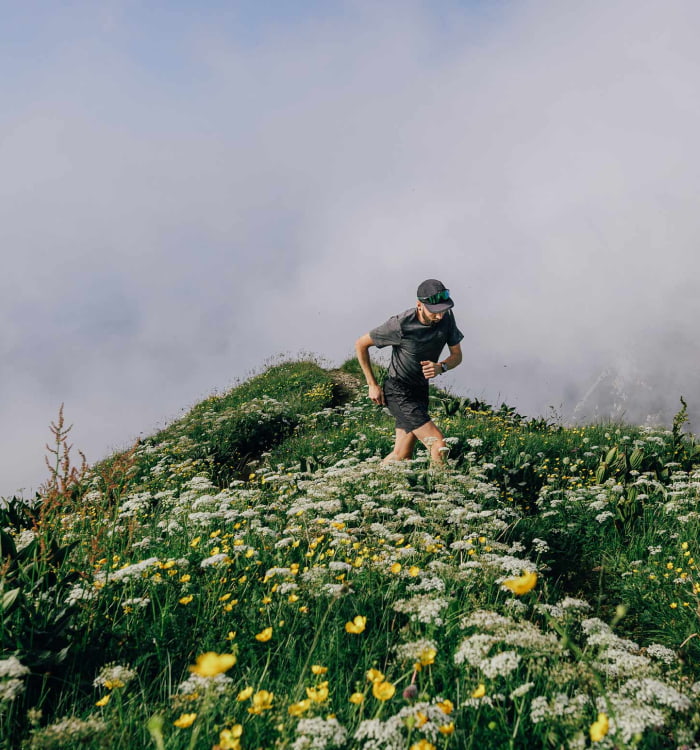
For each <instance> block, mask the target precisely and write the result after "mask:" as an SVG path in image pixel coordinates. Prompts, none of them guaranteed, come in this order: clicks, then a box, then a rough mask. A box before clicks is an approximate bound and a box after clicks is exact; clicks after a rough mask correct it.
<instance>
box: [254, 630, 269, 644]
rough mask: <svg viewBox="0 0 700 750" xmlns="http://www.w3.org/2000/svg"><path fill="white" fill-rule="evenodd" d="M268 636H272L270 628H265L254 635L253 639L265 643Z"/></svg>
mask: <svg viewBox="0 0 700 750" xmlns="http://www.w3.org/2000/svg"><path fill="white" fill-rule="evenodd" d="M270 638H272V628H265V629H264V630H262V631H261V632H260V633H258V634H257V635H256V636H255V640H256V641H260V643H266V642H267V641H269V640H270Z"/></svg>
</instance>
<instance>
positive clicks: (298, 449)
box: [0, 360, 700, 750]
mask: <svg viewBox="0 0 700 750" xmlns="http://www.w3.org/2000/svg"><path fill="white" fill-rule="evenodd" d="M340 372H341V373H342V375H344V376H348V375H349V376H352V375H357V374H358V368H357V364H356V362H354V361H349V362H348V363H345V365H343V367H341V368H340ZM339 383H340V380H339V376H338V375H337V374H336V373H333V372H329V371H327V370H325V369H323V368H322V367H321V366H320V365H319V364H318V363H316V362H314V361H311V360H309V361H302V362H282V363H279V364H277V365H275V366H274V367H271V368H269V369H268V370H266V371H265V372H264V373H262V374H260V375H258V376H256V377H254V378H251V379H250V380H249V381H246V382H245V383H242V384H240V385H239V386H238V387H236V388H234V389H232V390H231V391H229V392H227V393H224V394H221V395H216V396H213V397H211V398H209V399H207V400H205V401H203V402H202V403H201V404H198V405H197V406H195V407H194V408H193V409H192V410H191V411H190V412H189V413H188V414H186V415H185V416H184V417H183V418H182V419H180V420H178V421H177V422H174V423H173V424H172V425H170V426H168V427H167V428H166V429H164V430H162V431H161V432H159V433H157V434H156V435H153V436H152V437H150V438H147V439H146V440H144V441H142V442H141V443H140V444H139V445H137V446H135V447H134V448H133V449H132V450H130V451H126V452H124V453H121V454H118V455H115V456H112V457H110V458H109V459H106V460H105V461H103V462H100V463H99V464H97V465H96V466H94V467H90V468H89V469H88V470H87V471H85V472H84V473H82V474H80V473H79V472H77V473H76V472H71V471H70V467H69V466H68V464H67V463H66V462H65V461H63V460H62V459H64V458H65V451H66V449H67V440H66V435H65V433H64V432H62V431H61V429H57V430H55V433H54V436H55V438H56V447H55V451H56V453H55V458H56V459H57V460H56V466H57V470H56V473H55V476H54V477H52V480H51V481H50V482H49V483H48V484H47V487H46V488H45V492H44V495H43V497H42V499H41V502H40V503H39V504H38V505H36V506H35V507H33V508H31V507H29V508H28V507H26V506H24V505H22V504H21V503H18V502H9V504H8V507H7V508H6V509H4V510H2V511H0V514H1V515H2V518H1V519H0V528H2V529H3V531H2V533H1V534H0V543H1V545H2V557H3V568H2V571H3V572H2V621H1V622H2V629H1V630H0V633H1V634H2V647H3V654H4V659H3V660H0V738H2V739H0V747H2V748H16V747H29V748H39V747H41V748H53V747H56V748H58V747H65V748H73V747H78V746H80V747H86V748H117V749H118V748H125V749H126V748H129V749H130V748H133V747H155V748H168V750H175V749H180V748H182V749H183V750H184V749H185V748H202V749H203V748H206V749H207V750H211V749H212V748H214V747H216V746H218V747H219V748H226V747H229V748H235V747H240V748H243V749H244V750H252V749H254V748H272V747H290V748H295V750H301V749H302V748H312V747H313V748H315V747H329V748H330V747H342V748H371V747H377V748H384V747H387V748H388V747H405V748H412V749H413V750H429V749H430V748H431V747H434V748H444V747H449V748H465V749H466V748H479V747H489V748H520V747H522V748H530V747H585V746H587V745H590V744H591V739H590V734H589V730H590V727H591V725H592V724H594V722H595V721H596V720H597V719H598V718H599V714H601V713H602V714H605V716H606V717H607V721H608V724H607V734H605V736H604V737H603V738H602V739H601V740H600V741H599V742H596V743H594V744H595V745H596V746H598V747H639V748H675V747H678V746H681V745H683V744H685V745H688V746H692V743H693V742H695V741H697V740H696V739H695V738H696V737H697V733H698V730H699V729H700V715H699V714H698V695H699V694H700V682H699V681H700V668H698V666H697V665H698V663H700V662H699V660H698V657H700V651H699V650H698V641H700V638H698V636H697V632H698V606H699V603H700V599H699V596H698V594H699V593H700V581H698V575H697V567H696V560H697V559H698V555H699V554H700V550H698V549H697V547H698V542H697V540H698V525H699V524H698V520H699V518H700V516H698V512H697V506H698V500H699V499H700V497H699V495H700V472H699V470H698V451H697V445H696V443H695V441H694V440H693V438H692V437H690V436H687V435H683V433H682V429H681V427H682V421H683V417H682V414H681V415H680V416H679V418H678V420H677V423H676V424H674V429H673V430H670V431H663V430H656V431H652V430H647V429H642V428H637V427H633V426H628V425H622V424H614V425H610V424H608V425H604V424H600V425H590V426H585V427H576V428H567V427H564V426H562V425H558V424H555V423H551V422H547V421H545V420H527V419H524V418H523V417H521V416H520V415H518V414H517V413H516V412H515V411H514V410H513V409H510V408H508V407H506V406H502V407H499V408H496V409H495V408H492V407H490V406H489V405H488V404H484V403H478V402H473V401H469V400H466V399H456V398H454V397H452V396H450V395H449V394H445V393H442V392H440V391H438V390H434V391H433V414H434V415H435V419H436V421H437V422H438V424H440V425H441V426H442V427H443V429H444V430H445V432H446V434H447V435H448V439H449V444H450V457H449V460H448V466H447V467H446V468H444V469H439V468H432V467H430V465H429V463H428V459H427V455H426V453H425V450H424V449H419V451H418V452H417V455H416V457H415V459H414V460H413V461H408V462H404V463H402V464H397V465H393V466H391V467H388V468H387V467H382V466H381V465H380V459H381V457H382V456H383V455H385V454H386V453H387V452H388V451H389V450H390V448H391V444H392V438H393V423H392V421H391V419H390V418H389V417H388V416H387V415H386V414H385V412H384V411H383V410H382V409H380V408H378V407H376V406H374V405H373V404H371V403H370V402H369V401H368V400H367V399H366V398H364V390H363V389H360V391H359V395H358V396H357V397H356V398H352V397H351V398H350V400H344V398H346V399H347V398H348V395H349V394H352V389H348V387H347V383H346V384H345V385H344V386H343V385H339ZM523 571H536V572H537V582H536V585H535V586H534V588H532V590H530V591H528V592H526V593H522V594H516V593H514V592H513V591H511V590H509V589H508V588H507V587H505V586H504V585H503V582H504V581H511V580H517V579H519V577H520V576H521V574H522V573H523ZM524 580H527V579H524ZM356 618H359V619H356ZM352 631H357V632H352ZM207 652H213V653H215V654H231V653H233V654H235V656H236V659H235V662H236V663H235V664H233V665H231V664H228V665H226V666H227V668H226V669H225V670H223V668H222V670H223V671H222V672H221V673H220V675H219V676H217V677H197V676H196V675H195V674H193V673H192V672H191V671H190V667H192V666H193V665H195V664H196V663H197V659H198V657H199V656H201V655H202V654H205V653H207ZM106 670H107V671H106ZM110 670H111V671H110ZM115 675H117V677H115ZM119 675H121V677H118V676H119ZM193 714H196V716H194V717H193V716H192V715H193ZM604 723H605V722H604V719H601V723H600V724H598V725H596V726H603V725H604ZM239 735H240V736H239Z"/></svg>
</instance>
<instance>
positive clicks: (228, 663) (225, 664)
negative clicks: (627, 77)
mask: <svg viewBox="0 0 700 750" xmlns="http://www.w3.org/2000/svg"><path fill="white" fill-rule="evenodd" d="M235 663H236V655H235V654H217V653H215V652H214V651H207V652H206V653H205V654H201V655H200V656H198V657H197V663H196V664H194V665H193V666H191V667H190V672H194V674H197V675H199V676H200V677H215V676H216V675H217V674H221V673H222V672H226V671H227V670H229V669H231V667H232V666H233V665H234V664H235Z"/></svg>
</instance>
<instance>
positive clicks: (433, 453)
mask: <svg viewBox="0 0 700 750" xmlns="http://www.w3.org/2000/svg"><path fill="white" fill-rule="evenodd" d="M413 435H415V436H416V437H417V438H418V439H419V440H420V441H421V443H423V445H425V447H426V448H427V449H428V450H429V451H430V460H431V461H432V462H433V463H436V464H442V463H445V454H446V453H447V445H446V443H445V436H444V435H443V434H442V432H440V430H439V429H438V427H437V425H436V424H435V422H433V421H432V420H431V421H430V422H426V423H425V424H424V425H422V426H421V427H419V428H418V429H417V430H413Z"/></svg>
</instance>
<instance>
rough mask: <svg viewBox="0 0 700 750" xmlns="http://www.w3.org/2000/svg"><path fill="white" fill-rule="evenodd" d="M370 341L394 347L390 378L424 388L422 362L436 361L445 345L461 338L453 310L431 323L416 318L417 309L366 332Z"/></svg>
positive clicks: (425, 386)
mask: <svg viewBox="0 0 700 750" xmlns="http://www.w3.org/2000/svg"><path fill="white" fill-rule="evenodd" d="M369 335H370V338H371V339H372V343H373V344H374V345H375V346H376V347H377V348H378V349H381V348H382V347H384V346H391V347H393V349H392V352H391V363H390V364H389V377H390V378H396V379H397V380H400V381H402V382H403V383H405V384H406V385H409V386H411V387H419V388H427V386H428V381H427V380H426V379H425V376H424V375H423V370H422V368H421V364H420V363H421V362H422V361H423V360H428V361H429V362H437V361H438V359H439V358H440V352H442V350H443V348H444V346H445V344H447V346H456V345H457V344H459V342H460V341H461V340H462V339H463V338H464V334H463V333H462V332H461V331H460V330H459V328H457V323H456V322H455V317H454V315H453V314H452V310H448V311H447V313H445V315H444V316H443V318H442V320H440V321H439V322H438V323H435V324H433V325H424V324H423V323H421V322H420V320H418V311H417V310H416V308H415V307H414V308H412V309H411V310H406V312H402V313H401V314H400V315H394V316H393V317H391V318H389V320H387V321H386V323H383V324H382V325H380V326H378V327H377V328H373V329H372V330H371V331H370V332H369Z"/></svg>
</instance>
